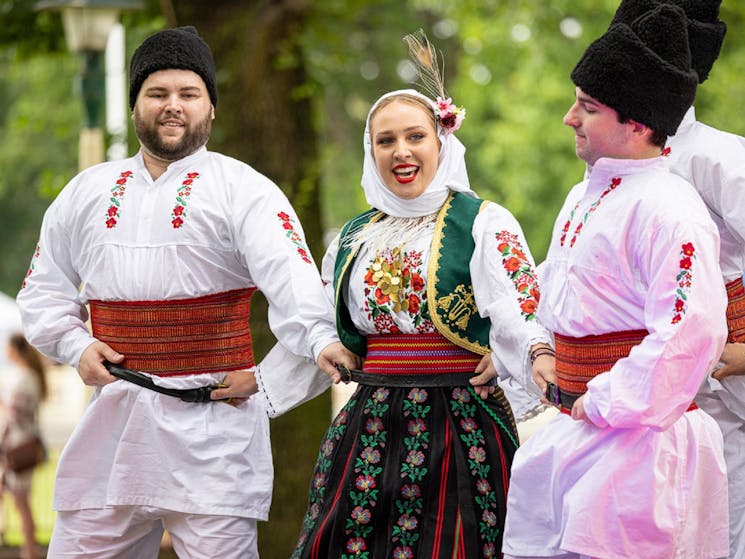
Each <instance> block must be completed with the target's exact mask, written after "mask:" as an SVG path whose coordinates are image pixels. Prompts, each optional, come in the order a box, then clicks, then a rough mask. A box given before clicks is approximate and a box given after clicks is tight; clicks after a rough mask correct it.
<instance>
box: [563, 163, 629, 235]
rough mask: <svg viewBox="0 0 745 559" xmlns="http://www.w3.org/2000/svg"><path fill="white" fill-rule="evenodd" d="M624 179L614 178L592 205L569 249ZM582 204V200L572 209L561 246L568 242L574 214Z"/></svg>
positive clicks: (575, 230) (576, 228) (575, 231)
mask: <svg viewBox="0 0 745 559" xmlns="http://www.w3.org/2000/svg"><path fill="white" fill-rule="evenodd" d="M621 181H622V179H621V178H620V177H613V178H612V179H611V182H610V184H609V185H608V187H607V188H606V189H605V190H603V192H602V193H601V194H600V196H599V197H598V199H597V200H595V201H594V202H593V203H592V205H591V206H590V207H589V208H588V209H587V211H586V212H585V215H584V216H582V220H581V221H580V222H579V223H578V224H577V227H575V228H574V235H572V240H571V241H569V248H571V247H573V246H574V243H575V242H577V237H578V236H579V234H580V233H581V232H582V227H583V226H584V224H585V223H587V220H588V219H589V218H590V216H591V215H592V214H593V213H594V212H595V210H597V209H598V206H600V204H601V202H602V201H603V199H604V198H605V197H606V196H607V195H608V194H610V193H611V192H613V191H614V190H615V189H616V188H617V187H618V186H619V185H620V184H621ZM580 203H581V200H580V201H579V202H577V204H576V205H575V206H574V208H573V209H572V211H571V213H570V214H569V219H567V222H566V223H565V224H564V229H563V230H562V232H561V239H559V244H560V245H561V246H564V242H565V241H566V237H567V233H568V232H569V228H570V227H571V226H572V220H573V219H574V213H575V212H576V211H577V208H579V205H580Z"/></svg>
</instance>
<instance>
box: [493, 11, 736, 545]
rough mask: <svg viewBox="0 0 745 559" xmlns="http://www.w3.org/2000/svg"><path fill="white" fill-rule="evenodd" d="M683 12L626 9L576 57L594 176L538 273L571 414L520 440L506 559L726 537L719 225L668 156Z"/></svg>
mask: <svg viewBox="0 0 745 559" xmlns="http://www.w3.org/2000/svg"><path fill="white" fill-rule="evenodd" d="M690 65H691V62H690V53H689V51H688V44H687V32H686V19H685V14H684V13H683V12H682V11H681V10H680V8H678V7H675V6H670V5H664V6H660V7H658V8H656V9H654V10H652V11H650V12H649V13H647V14H645V15H644V17H642V18H639V19H638V20H635V21H634V23H633V24H632V25H631V26H628V25H625V24H617V25H613V26H612V27H611V28H610V29H609V30H608V31H607V32H606V33H605V34H604V35H603V36H602V37H600V38H599V39H598V40H596V41H595V42H593V43H592V44H591V45H590V47H589V48H588V49H587V51H586V52H585V54H584V56H583V57H582V59H581V60H580V61H579V63H578V64H577V66H576V67H575V68H574V70H573V72H572V80H573V81H574V84H575V86H576V90H575V93H576V101H575V103H574V104H573V105H572V107H571V108H570V109H569V112H568V113H567V114H566V115H565V117H564V123H565V124H567V125H568V126H570V127H571V128H572V129H573V130H574V134H575V147H576V152H577V155H578V157H580V158H581V159H583V160H584V161H585V162H587V164H588V166H589V173H588V177H587V178H586V180H584V181H582V182H581V183H579V184H578V185H576V186H575V187H574V188H573V189H572V191H571V192H570V194H569V195H568V197H567V200H566V202H565V204H564V207H563V208H562V210H561V212H560V214H559V217H558V219H557V221H556V225H555V227H554V232H553V238H552V241H551V245H550V248H549V252H548V255H547V257H546V261H545V262H544V264H543V270H542V275H541V280H542V281H541V287H542V288H541V303H540V305H539V309H538V314H539V317H540V319H541V321H542V323H543V324H544V325H545V326H546V327H547V328H548V329H549V330H552V331H553V332H554V336H555V344H556V378H536V379H535V380H536V382H537V383H538V384H539V386H542V387H544V386H547V384H548V383H549V382H550V383H552V384H551V385H548V386H547V388H548V389H549V390H548V394H549V395H550V397H551V399H552V401H554V402H555V403H556V404H557V405H559V406H560V408H561V411H562V412H563V413H560V414H558V415H557V416H556V418H554V419H553V420H552V421H551V422H550V423H549V424H548V425H547V426H545V427H544V428H543V429H542V430H541V431H539V432H538V433H536V434H534V435H533V436H532V437H531V438H530V439H529V440H528V441H527V442H526V443H525V444H524V445H523V446H522V447H521V448H520V449H518V451H517V454H516V455H515V460H514V462H513V467H512V478H511V482H510V489H509V493H508V503H507V519H506V525H505V534H504V545H503V551H504V553H505V557H506V558H508V559H509V558H512V559H514V558H536V557H554V558H562V559H564V558H565V559H570V558H574V559H577V558H587V557H593V558H602V559H618V558H634V559H637V558H639V557H644V558H645V559H646V558H649V559H663V558H664V559H669V558H672V557H675V558H676V559H713V558H717V557H722V556H723V555H725V554H726V552H727V506H726V499H727V480H726V471H725V465H724V457H723V455H722V436H721V432H720V431H719V428H718V427H717V425H716V422H715V421H714V420H713V419H712V418H711V417H710V416H709V415H707V414H706V413H704V412H703V411H702V410H699V409H697V407H696V405H695V403H694V402H693V400H694V397H695V395H696V392H697V390H698V388H699V386H700V384H701V381H702V380H703V379H704V377H705V376H706V373H707V371H708V370H709V369H710V367H711V366H712V364H713V363H715V362H716V360H717V358H718V357H719V355H721V351H722V348H723V347H724V342H725V339H726V325H725V323H724V309H725V307H726V292H725V290H724V284H723V282H722V278H721V272H720V270H719V265H718V256H719V236H718V233H717V229H716V226H715V224H714V223H713V222H712V220H711V218H710V217H709V215H708V213H707V211H706V208H705V206H704V204H703V203H702V201H701V199H700V197H699V196H698V195H697V193H696V191H695V190H694V189H693V187H692V186H691V185H690V184H689V183H687V182H686V181H684V180H683V179H681V178H679V177H677V176H675V175H673V174H672V173H670V172H669V170H668V167H667V166H668V160H667V159H666V158H665V157H662V156H661V155H660V153H661V149H662V147H663V146H664V144H665V140H666V138H667V136H668V135H670V134H672V133H674V132H675V130H676V129H677V127H678V125H679V124H680V121H681V120H682V118H683V115H684V114H685V112H686V110H687V109H688V107H689V106H690V104H691V103H692V101H693V98H694V96H695V91H696V84H697V76H696V74H695V72H694V71H693V70H692V69H691V67H690Z"/></svg>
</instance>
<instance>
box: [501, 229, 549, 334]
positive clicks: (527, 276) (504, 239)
mask: <svg viewBox="0 0 745 559" xmlns="http://www.w3.org/2000/svg"><path fill="white" fill-rule="evenodd" d="M496 237H497V241H498V242H499V244H498V245H497V250H499V252H500V253H501V254H502V266H504V269H505V270H506V272H507V275H508V276H509V277H510V279H511V280H512V283H514V284H515V288H516V289H517V294H518V298H517V302H518V304H519V305H520V314H522V315H523V316H524V317H525V320H526V321H527V320H534V319H535V311H536V310H537V309H538V302H539V301H540V300H541V293H540V291H539V289H538V281H537V280H536V276H535V271H534V270H533V268H532V266H531V265H530V262H529V261H528V257H527V256H526V255H525V252H524V251H523V247H522V245H521V244H520V241H519V240H518V238H517V235H515V234H514V233H510V232H509V231H500V232H499V233H497V235H496Z"/></svg>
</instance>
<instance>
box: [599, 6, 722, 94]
mask: <svg viewBox="0 0 745 559" xmlns="http://www.w3.org/2000/svg"><path fill="white" fill-rule="evenodd" d="M663 3H669V4H674V5H676V6H678V7H680V8H682V9H683V11H684V12H685V14H686V17H687V18H688V46H689V48H690V50H691V66H693V69H694V70H696V72H697V73H698V83H704V81H706V78H708V77H709V72H711V67H712V66H713V65H714V62H715V61H716V59H717V58H718V57H719V51H720V50H721V49H722V43H723V42H724V36H725V35H726V33H727V25H726V24H725V23H724V22H723V21H721V20H720V19H719V6H720V4H721V3H722V0H621V4H620V5H619V6H618V9H617V10H616V15H615V16H614V17H613V21H611V25H613V24H614V23H625V24H626V25H631V23H632V22H633V21H634V20H635V19H637V18H638V17H640V16H642V15H643V14H645V13H646V12H648V11H649V10H652V9H653V8H656V7H657V6H659V5H660V4H663Z"/></svg>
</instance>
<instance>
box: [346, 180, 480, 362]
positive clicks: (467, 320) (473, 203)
mask: <svg viewBox="0 0 745 559" xmlns="http://www.w3.org/2000/svg"><path fill="white" fill-rule="evenodd" d="M484 204H486V202H484V201H483V200H478V199H476V198H473V197H471V196H468V195H466V194H461V193H454V194H451V195H450V197H448V199H447V201H446V202H445V204H444V205H443V206H442V209H441V210H440V212H439V213H438V215H437V221H436V222H435V232H434V235H433V237H432V250H431V254H430V259H429V267H428V269H427V300H428V305H429V314H430V318H431V319H432V322H433V323H434V325H435V328H437V331H438V332H439V333H440V334H442V335H443V336H444V337H445V338H447V339H448V340H450V341H451V342H453V343H454V344H456V345H458V346H460V347H462V348H465V349H467V350H469V351H472V352H474V353H478V354H480V355H485V354H486V353H488V352H489V326H490V322H489V320H488V319H485V318H481V317H480V316H479V314H478V310H477V309H476V302H475V301H474V297H473V286H472V285H471V273H470V261H471V256H472V255H473V251H474V248H475V244H474V242H473V237H472V236H471V229H472V227H473V220H474V219H476V216H477V215H478V213H479V212H480V211H481V208H482V207H483V206H484ZM383 217H385V214H384V213H382V212H380V211H378V210H375V209H372V210H368V211H366V212H365V213H363V214H360V215H358V216H357V217H355V218H353V219H352V220H350V221H349V222H348V223H347V224H346V225H345V226H344V228H343V229H342V232H341V236H340V240H339V252H338V253H337V255H336V263H335V266H334V291H335V299H336V328H337V330H338V332H339V338H340V339H341V342H342V343H343V344H344V345H345V346H346V347H347V348H349V349H350V350H351V351H353V352H355V353H356V354H357V355H362V356H364V355H365V354H366V353H367V339H366V338H365V336H363V335H361V334H360V333H359V332H357V329H356V328H355V327H354V324H353V322H352V317H351V315H350V314H349V309H348V308H347V305H346V303H345V302H344V297H343V296H342V289H345V288H346V286H347V284H348V281H349V278H348V276H349V271H350V270H351V265H352V263H353V262H354V259H355V258H356V257H357V251H356V250H355V251H352V250H350V249H349V247H348V246H347V244H348V242H349V239H351V238H353V236H354V235H355V233H356V232H357V231H359V230H360V229H362V228H363V227H364V226H365V225H367V224H368V223H374V222H376V221H378V220H380V219H382V218H383Z"/></svg>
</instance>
